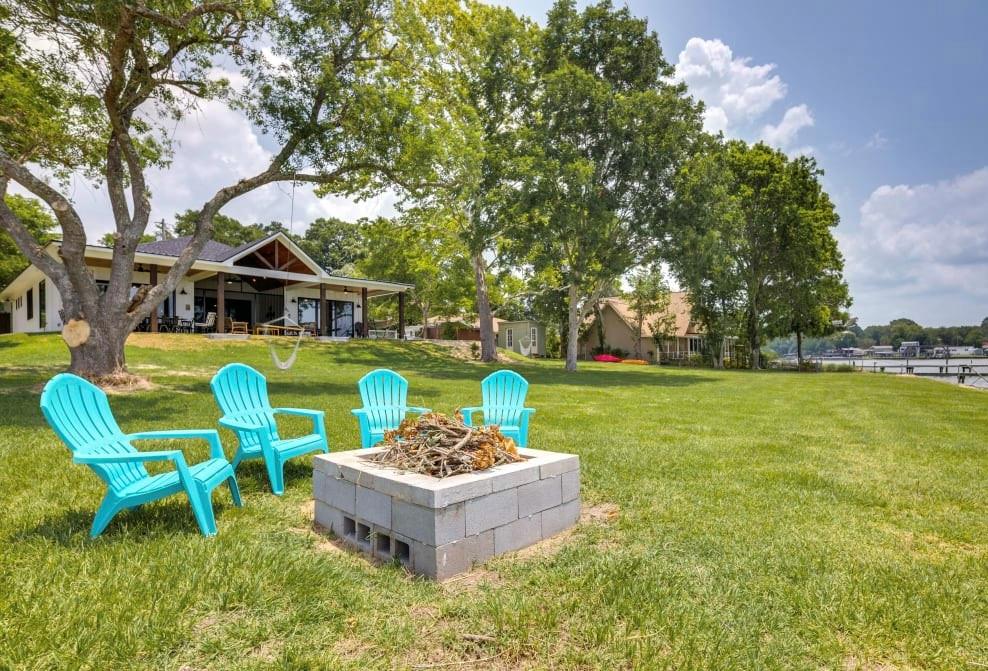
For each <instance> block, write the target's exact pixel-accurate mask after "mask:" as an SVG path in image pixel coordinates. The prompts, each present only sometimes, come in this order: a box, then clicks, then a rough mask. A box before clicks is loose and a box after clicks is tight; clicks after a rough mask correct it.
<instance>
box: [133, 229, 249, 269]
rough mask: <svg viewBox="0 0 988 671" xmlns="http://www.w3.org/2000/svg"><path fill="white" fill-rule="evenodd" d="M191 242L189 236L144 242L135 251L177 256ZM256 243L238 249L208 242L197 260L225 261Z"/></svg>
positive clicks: (220, 243) (212, 241) (211, 241)
mask: <svg viewBox="0 0 988 671" xmlns="http://www.w3.org/2000/svg"><path fill="white" fill-rule="evenodd" d="M191 241H192V236H191V235H185V236H182V237H180V238H172V239H171V240H155V241H154V242H145V243H142V244H140V245H137V251H139V252H142V253H144V254H158V255H159V256H179V255H180V254H181V253H182V252H183V251H185V248H186V247H188V246H189V242H191ZM256 242H257V241H256V240H255V241H254V242H250V243H247V244H246V245H241V246H240V247H231V246H230V245H224V244H223V243H222V242H216V241H215V240H210V241H208V242H207V243H206V246H205V247H203V248H202V251H201V252H200V253H199V258H198V259H197V260H199V261H217V262H218V261H226V260H227V259H228V258H230V257H231V256H233V255H234V254H236V253H237V252H239V251H241V250H243V249H246V248H247V247H249V246H250V245H253V244H255V243H256Z"/></svg>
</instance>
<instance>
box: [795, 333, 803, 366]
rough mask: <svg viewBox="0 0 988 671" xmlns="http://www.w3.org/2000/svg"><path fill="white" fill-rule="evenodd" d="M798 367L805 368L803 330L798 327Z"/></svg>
mask: <svg viewBox="0 0 988 671" xmlns="http://www.w3.org/2000/svg"><path fill="white" fill-rule="evenodd" d="M796 368H797V369H798V370H803V332H802V331H800V330H799V329H796Z"/></svg>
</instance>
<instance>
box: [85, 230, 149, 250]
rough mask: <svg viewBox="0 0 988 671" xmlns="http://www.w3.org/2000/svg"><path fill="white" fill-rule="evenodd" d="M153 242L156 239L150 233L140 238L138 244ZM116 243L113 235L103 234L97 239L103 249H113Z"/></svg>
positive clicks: (115, 237)
mask: <svg viewBox="0 0 988 671" xmlns="http://www.w3.org/2000/svg"><path fill="white" fill-rule="evenodd" d="M155 240H156V238H155V237H154V236H153V235H151V234H150V233H145V234H144V235H142V236H141V240H140V242H141V243H144V242H154V241H155ZM116 241H117V236H116V235H114V234H113V233H104V234H103V237H101V238H100V239H99V243H100V244H101V245H103V246H104V247H113V245H114V244H115V243H116Z"/></svg>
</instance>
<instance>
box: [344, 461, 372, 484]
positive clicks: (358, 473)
mask: <svg viewBox="0 0 988 671" xmlns="http://www.w3.org/2000/svg"><path fill="white" fill-rule="evenodd" d="M339 467H340V475H342V476H343V478H344V479H345V480H347V481H349V482H352V483H353V484H355V485H363V486H364V487H368V488H370V489H374V488H375V487H374V476H373V475H372V474H370V473H368V472H367V471H366V470H365V469H363V468H360V467H359V466H353V465H350V464H349V463H347V462H345V461H344V462H340V464H339Z"/></svg>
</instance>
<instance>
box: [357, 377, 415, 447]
mask: <svg viewBox="0 0 988 671" xmlns="http://www.w3.org/2000/svg"><path fill="white" fill-rule="evenodd" d="M357 388H358V389H359V390H360V399H361V400H362V401H363V403H364V407H362V408H357V409H355V410H351V411H350V412H352V413H353V414H354V415H356V417H357V420H358V421H359V422H360V446H361V447H365V448H366V447H373V446H374V445H377V444H378V443H379V442H381V441H382V440H383V439H384V432H385V431H389V430H391V429H397V428H398V425H399V424H401V421H402V420H403V419H405V415H407V414H408V413H409V412H414V413H416V414H419V415H421V414H423V413H426V412H429V409H428V408H420V407H417V406H410V405H408V380H406V379H405V378H403V377H402V376H401V375H399V374H398V373H396V372H394V371H393V370H388V369H386V368H378V369H377V370H372V371H371V372H369V373H367V375H364V376H363V377H362V378H360V381H359V382H358V383H357Z"/></svg>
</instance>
